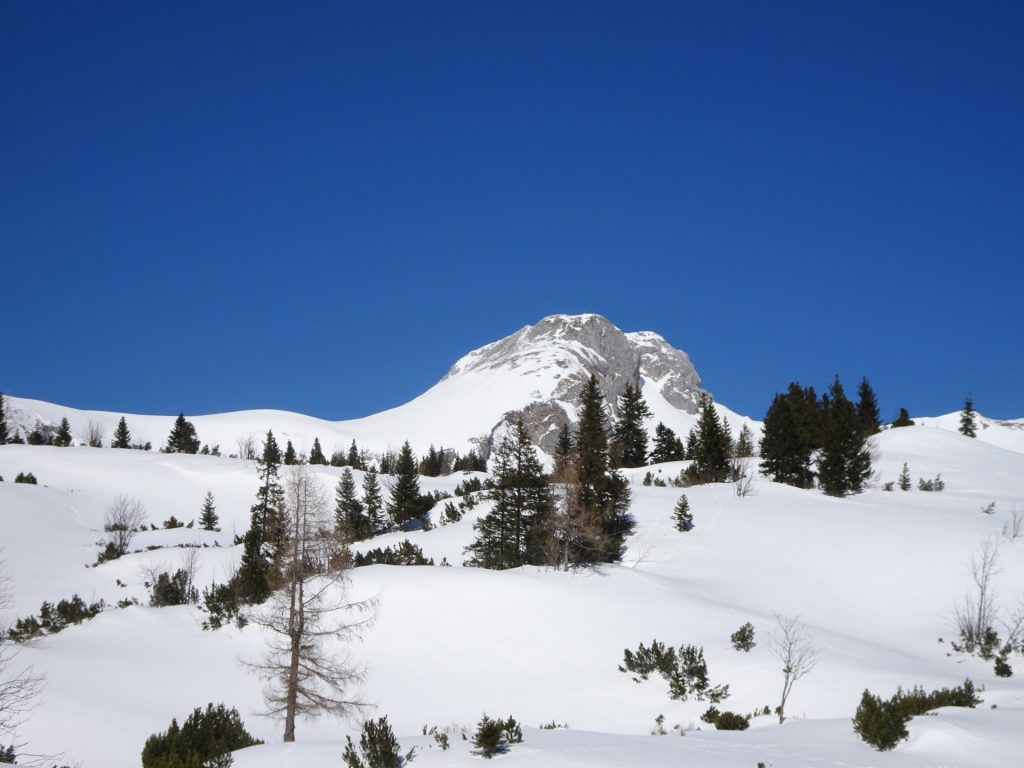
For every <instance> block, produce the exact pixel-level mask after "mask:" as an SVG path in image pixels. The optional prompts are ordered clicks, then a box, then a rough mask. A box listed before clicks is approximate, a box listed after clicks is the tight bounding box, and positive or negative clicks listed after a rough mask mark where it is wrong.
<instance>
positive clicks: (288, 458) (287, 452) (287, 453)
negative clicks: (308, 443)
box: [284, 440, 299, 467]
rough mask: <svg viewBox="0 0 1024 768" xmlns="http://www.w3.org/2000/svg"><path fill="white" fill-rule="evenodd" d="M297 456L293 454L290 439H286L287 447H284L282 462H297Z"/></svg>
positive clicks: (286, 463)
mask: <svg viewBox="0 0 1024 768" xmlns="http://www.w3.org/2000/svg"><path fill="white" fill-rule="evenodd" d="M298 462H299V458H298V456H296V454H295V446H293V445H292V441H291V440H289V441H288V445H287V447H286V448H285V449H284V464H285V466H288V467H290V466H292V465H294V464H298Z"/></svg>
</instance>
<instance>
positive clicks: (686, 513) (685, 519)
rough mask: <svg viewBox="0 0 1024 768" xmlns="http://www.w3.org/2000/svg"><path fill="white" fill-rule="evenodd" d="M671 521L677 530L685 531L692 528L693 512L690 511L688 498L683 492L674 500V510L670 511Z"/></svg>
mask: <svg viewBox="0 0 1024 768" xmlns="http://www.w3.org/2000/svg"><path fill="white" fill-rule="evenodd" d="M672 522H673V524H674V525H675V527H676V530H677V531H682V532H683V533H686V532H687V531H692V530H693V513H692V512H690V500H689V499H687V498H686V494H685V493H684V494H683V495H682V496H680V497H679V501H677V502H676V507H675V510H673V512H672Z"/></svg>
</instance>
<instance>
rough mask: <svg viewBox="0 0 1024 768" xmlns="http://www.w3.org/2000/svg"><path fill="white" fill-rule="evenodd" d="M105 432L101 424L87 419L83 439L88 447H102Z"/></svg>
mask: <svg viewBox="0 0 1024 768" xmlns="http://www.w3.org/2000/svg"><path fill="white" fill-rule="evenodd" d="M105 434H106V430H105V429H103V425H102V424H100V423H99V422H98V421H93V420H92V419H89V423H88V425H86V428H85V441H86V443H88V444H89V447H90V448H102V447H103V437H104V435H105Z"/></svg>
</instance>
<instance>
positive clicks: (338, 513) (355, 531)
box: [334, 467, 375, 542]
mask: <svg viewBox="0 0 1024 768" xmlns="http://www.w3.org/2000/svg"><path fill="white" fill-rule="evenodd" d="M334 498H335V506H334V528H335V530H336V531H338V533H340V534H341V535H342V536H343V537H344V538H345V541H350V542H351V541H363V540H364V539H368V538H370V537H371V536H373V535H374V534H375V531H374V529H373V521H372V520H370V518H369V516H368V515H367V514H366V511H365V510H364V509H363V504H362V502H361V501H359V498H358V497H357V496H356V481H355V478H353V477H352V470H350V469H349V468H348V467H345V469H343V470H342V471H341V478H340V479H339V480H338V487H337V488H335V490H334Z"/></svg>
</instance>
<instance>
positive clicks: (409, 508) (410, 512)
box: [388, 440, 429, 530]
mask: <svg viewBox="0 0 1024 768" xmlns="http://www.w3.org/2000/svg"><path fill="white" fill-rule="evenodd" d="M394 474H395V475H396V478H395V487H394V489H393V490H392V491H391V500H390V501H389V502H388V514H389V515H390V516H391V522H392V524H393V525H394V526H395V527H396V528H400V529H403V530H409V528H411V527H418V526H417V525H410V523H413V522H414V521H418V522H419V523H420V524H422V519H421V518H422V517H423V515H424V514H425V513H426V512H427V509H429V507H427V509H424V507H423V503H422V500H421V496H420V481H419V476H418V474H417V471H416V457H415V456H414V455H413V452H412V447H411V446H410V445H409V441H408V440H406V441H405V443H403V444H402V449H401V450H400V451H399V452H398V459H397V461H396V463H395V472H394Z"/></svg>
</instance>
